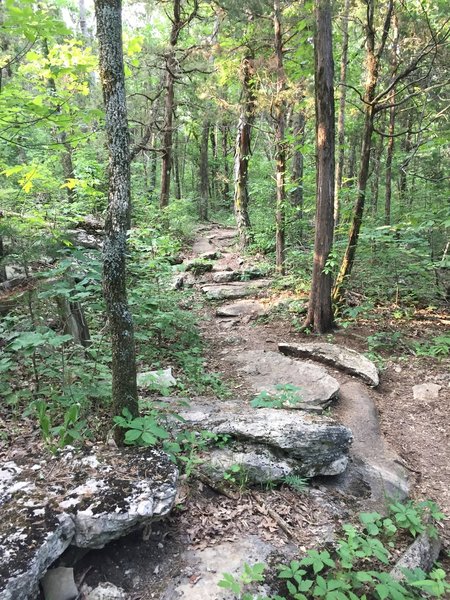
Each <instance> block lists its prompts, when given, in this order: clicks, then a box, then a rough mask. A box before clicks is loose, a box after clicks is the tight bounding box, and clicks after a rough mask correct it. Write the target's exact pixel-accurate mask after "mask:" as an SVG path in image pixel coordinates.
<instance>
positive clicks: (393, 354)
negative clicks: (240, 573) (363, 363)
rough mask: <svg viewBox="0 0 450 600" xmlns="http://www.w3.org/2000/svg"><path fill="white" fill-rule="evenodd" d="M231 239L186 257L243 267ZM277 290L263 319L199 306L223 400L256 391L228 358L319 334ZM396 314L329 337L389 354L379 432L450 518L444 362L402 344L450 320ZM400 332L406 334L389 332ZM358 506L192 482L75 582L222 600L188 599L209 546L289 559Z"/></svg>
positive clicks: (86, 562)
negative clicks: (252, 547) (159, 516)
mask: <svg viewBox="0 0 450 600" xmlns="http://www.w3.org/2000/svg"><path fill="white" fill-rule="evenodd" d="M234 233H235V231H234V230H233V229H231V228H221V227H219V226H211V227H206V228H202V229H201V230H199V233H198V237H197V239H196V242H195V244H194V246H193V252H192V253H191V254H190V255H189V256H188V258H189V259H191V258H195V257H198V256H199V255H200V254H202V253H205V252H211V251H213V250H219V251H221V252H222V256H221V258H219V259H218V260H216V261H215V266H214V272H217V271H225V270H230V269H232V270H237V269H239V268H240V269H242V268H243V259H242V258H241V256H240V255H239V252H238V251H237V250H236V248H235V247H233V246H232V243H233V235H234ZM257 265H258V257H256V258H253V259H251V260H249V259H245V266H246V267H248V266H257ZM212 276H213V273H206V274H203V275H201V276H200V277H199V278H198V279H197V286H196V287H197V291H196V294H197V295H198V297H199V298H202V292H201V291H200V289H201V285H202V284H206V283H210V282H211V281H212ZM277 287H278V288H279V289H278V290H276V289H274V288H272V289H270V290H260V291H258V293H257V294H256V296H255V297H257V298H258V300H259V301H260V302H261V303H262V304H263V305H264V306H265V307H266V309H267V314H266V315H265V316H263V317H258V318H254V315H247V316H243V317H240V318H217V317H216V315H215V312H216V307H217V304H215V303H213V302H209V303H207V302H206V301H204V300H202V303H203V308H202V317H201V319H200V328H201V332H202V336H203V338H204V340H205V348H206V356H205V366H206V369H207V370H208V371H213V372H219V373H220V374H221V378H222V381H223V382H224V384H225V386H226V388H227V390H228V392H229V394H230V395H232V396H233V397H237V396H239V397H240V398H241V399H242V400H243V401H248V400H250V399H252V398H253V397H254V392H253V390H252V389H251V388H250V386H249V385H248V382H247V381H246V380H245V378H244V377H243V376H242V375H240V374H239V373H237V372H236V366H235V364H234V363H233V362H232V361H231V360H230V357H231V356H232V355H233V354H235V353H236V352H242V351H244V350H256V349H261V350H271V351H277V349H278V348H277V345H278V343H280V342H294V343H295V342H299V341H311V340H312V339H314V337H315V336H311V335H307V334H306V333H304V332H301V331H300V329H299V327H298V324H299V323H301V321H302V313H301V310H302V305H304V304H305V303H306V301H307V298H306V297H305V296H302V295H295V294H293V293H292V292H291V291H287V290H283V289H282V286H280V285H278V286H277ZM292 301H295V306H296V307H297V313H296V312H290V311H289V303H290V302H291V305H292V306H294V304H292ZM299 307H300V308H299ZM397 308H398V307H391V308H390V309H386V308H379V309H374V310H373V313H372V314H371V315H369V317H370V318H366V319H365V320H364V319H359V320H358V321H357V322H355V323H351V324H349V326H348V327H347V328H345V329H340V330H336V331H335V332H334V333H333V334H331V335H329V336H326V341H331V342H333V343H336V344H341V345H345V346H347V347H349V348H352V349H354V350H357V351H359V352H367V351H368V340H371V339H373V338H374V336H378V338H377V339H378V340H380V337H379V334H380V332H385V334H386V340H385V343H384V345H383V343H381V342H382V340H381V342H380V343H379V346H378V347H377V353H378V355H377V360H378V361H379V362H380V364H381V378H380V379H381V383H380V385H379V386H378V388H376V389H372V388H367V390H368V393H369V394H370V396H371V398H372V399H373V400H374V402H375V404H376V407H377V409H378V412H379V418H380V425H381V431H382V434H383V436H384V438H385V439H386V440H387V442H388V443H389V444H390V445H391V447H392V448H393V450H395V451H396V453H397V454H398V456H399V457H400V460H401V463H402V466H403V467H404V468H406V469H407V470H408V472H409V473H410V475H411V480H412V483H413V486H412V492H411V495H412V497H413V498H414V499H417V500H422V499H432V500H434V501H435V502H436V503H437V504H438V505H439V506H440V508H441V509H442V510H443V512H444V513H445V514H446V515H450V444H449V435H450V428H449V418H448V414H449V410H450V368H449V367H450V361H449V360H448V359H445V360H444V359H443V360H437V359H434V358H425V357H417V356H414V355H413V354H411V352H410V350H409V348H408V346H407V345H406V344H405V340H410V339H413V340H417V341H420V340H425V339H430V338H432V337H435V336H438V335H441V334H442V332H443V328H445V327H448V325H449V324H450V318H449V316H448V315H447V314H443V313H442V312H440V313H439V312H437V311H422V312H420V311H417V312H416V313H415V314H414V315H413V316H409V317H408V319H398V318H396V317H395V316H394V315H396V314H397V312H398V311H397ZM394 309H395V310H394ZM396 333H400V334H401V335H400V336H397V335H393V334H396ZM394 340H395V344H394ZM402 340H403V341H402ZM328 371H329V372H330V374H331V375H333V377H335V378H336V379H337V380H338V381H339V383H341V384H343V383H346V382H349V381H352V377H351V376H349V375H345V374H343V373H341V372H339V371H337V370H335V369H331V368H329V369H328ZM424 382H430V383H437V384H439V385H440V386H441V389H440V392H439V397H438V399H431V398H430V399H429V400H425V401H420V402H419V401H417V400H414V398H413V391H412V388H413V386H414V385H417V384H421V383H424ZM339 414H340V406H339V402H337V404H336V405H335V407H334V408H333V411H332V416H334V417H336V418H337V419H339ZM25 439H26V438H25ZM362 508H364V499H363V498H362V499H360V500H355V498H352V497H347V496H345V495H343V494H342V492H340V491H339V490H338V489H333V487H330V486H327V485H326V484H325V483H324V482H323V481H316V482H312V487H311V488H310V490H309V491H308V492H307V493H299V492H295V491H293V490H291V489H288V488H287V487H285V486H283V487H281V488H279V489H269V490H259V491H257V492H256V495H254V494H253V492H252V491H249V490H246V489H240V490H237V491H234V492H233V493H232V494H230V495H229V497H228V496H227V495H224V494H223V493H222V492H221V490H218V489H214V488H211V487H209V486H208V485H207V484H205V483H202V482H201V481H198V480H195V479H194V480H191V481H190V482H189V483H186V482H184V483H183V485H182V486H181V487H180V491H179V498H178V502H177V507H176V509H175V510H174V511H173V512H172V514H171V516H170V518H168V519H166V520H165V521H164V522H161V523H155V524H154V525H153V528H152V530H151V531H147V532H144V535H143V533H142V532H136V533H133V534H132V535H130V536H127V537H126V538H123V539H121V540H118V541H116V542H114V543H111V544H109V546H108V547H107V548H105V549H103V550H98V551H94V552H90V553H89V554H87V555H86V556H84V557H83V558H82V559H81V560H80V561H79V562H78V563H77V565H76V577H77V581H78V583H80V582H81V581H84V582H85V583H87V584H89V585H91V586H94V585H95V584H96V583H98V582H102V581H111V582H112V583H115V584H116V585H118V586H120V587H123V588H124V589H125V590H126V591H128V592H130V594H131V595H130V598H131V599H132V600H150V599H155V600H169V599H170V600H171V599H172V598H176V597H179V596H178V595H175V592H174V593H173V595H172V596H167V590H168V586H169V587H170V586H172V587H171V588H170V589H172V590H173V589H175V588H174V587H173V586H175V585H176V584H177V582H178V583H180V582H184V585H185V586H187V587H188V588H189V589H192V590H193V592H192V595H189V594H188V593H184V595H183V596H182V597H183V598H192V599H195V598H198V599H200V598H205V600H213V599H214V598H223V597H225V596H222V595H219V593H217V595H215V592H214V595H208V594H206V592H203V593H202V594H198V593H197V595H196V594H195V589H196V585H197V583H198V582H199V580H201V578H202V576H203V577H205V574H203V575H202V573H201V572H200V571H199V568H198V567H197V566H196V565H197V563H196V562H195V560H194V561H193V560H192V556H197V554H195V552H197V553H198V552H200V553H201V552H202V551H203V550H205V549H206V548H208V547H211V546H218V547H219V548H225V547H226V546H224V545H226V544H230V543H231V544H232V543H237V544H238V545H239V544H240V543H242V540H246V539H248V536H251V535H254V534H255V533H257V535H258V537H259V539H260V540H262V541H263V542H266V543H267V544H270V546H271V548H272V549H273V550H272V553H273V555H274V556H276V555H277V553H278V554H285V555H289V552H290V553H291V554H294V553H296V552H298V551H300V552H301V551H304V550H305V548H308V547H313V546H315V545H317V543H327V541H329V540H330V539H331V538H332V535H333V532H334V531H335V529H336V528H337V527H338V526H339V525H340V524H341V523H342V522H344V521H349V520H352V519H354V518H355V515H356V513H357V511H359V510H361V509H362ZM271 511H272V513H273V511H274V512H275V513H276V514H277V515H278V516H279V517H280V519H281V522H282V523H285V524H286V525H287V531H289V532H290V534H288V533H286V531H285V530H283V528H280V521H277V520H276V519H274V518H273V516H271ZM292 532H294V534H293V535H292ZM439 533H440V534H441V536H442V538H443V541H444V544H445V546H446V547H447V549H448V548H449V547H450V520H449V517H448V516H447V517H446V519H445V520H444V521H443V522H442V523H440V524H439ZM222 551H225V550H222ZM447 567H448V565H447ZM447 570H448V569H447ZM218 576H219V575H218ZM212 585H214V586H215V585H216V582H215V581H213V584H212Z"/></svg>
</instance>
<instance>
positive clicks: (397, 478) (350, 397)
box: [337, 381, 409, 509]
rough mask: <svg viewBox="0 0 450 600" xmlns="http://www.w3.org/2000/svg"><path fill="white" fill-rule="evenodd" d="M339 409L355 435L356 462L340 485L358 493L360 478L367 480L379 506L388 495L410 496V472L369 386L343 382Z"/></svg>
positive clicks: (340, 415)
mask: <svg viewBox="0 0 450 600" xmlns="http://www.w3.org/2000/svg"><path fill="white" fill-rule="evenodd" d="M337 411H338V417H339V420H340V421H341V422H342V423H343V424H344V425H346V426H347V427H349V428H350V429H351V430H352V432H353V437H354V441H353V445H352V448H351V451H350V457H351V459H352V462H351V464H350V467H349V469H348V470H347V472H346V473H344V475H343V476H342V481H341V482H338V487H342V489H343V490H344V491H346V492H349V493H350V494H353V495H356V496H358V495H360V493H359V491H360V490H362V487H361V486H360V485H359V483H358V482H360V483H363V484H365V487H366V493H367V494H368V495H369V496H370V497H371V500H372V501H373V503H374V504H375V505H377V508H379V509H380V508H382V507H384V506H385V504H386V498H394V499H398V500H404V499H405V498H407V497H408V495H409V479H408V475H407V472H406V470H405V469H404V468H403V467H402V466H401V462H402V461H401V459H400V457H399V456H398V455H397V454H396V452H395V451H394V450H393V449H392V448H390V446H389V445H388V444H387V442H386V441H385V439H384V437H383V434H382V432H381V429H380V421H379V418H378V411H377V408H376V406H375V403H374V401H373V400H372V398H371V397H370V396H369V394H368V393H367V389H366V388H365V387H364V386H363V385H362V384H361V383H359V382H358V381H352V382H349V383H345V384H344V385H342V387H341V391H340V399H339V405H338V408H337ZM353 488H355V489H356V490H357V492H356V494H355V493H354V490H353Z"/></svg>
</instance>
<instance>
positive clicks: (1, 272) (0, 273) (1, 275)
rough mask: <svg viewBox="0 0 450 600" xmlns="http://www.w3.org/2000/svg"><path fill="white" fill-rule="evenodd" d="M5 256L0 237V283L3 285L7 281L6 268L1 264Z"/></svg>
mask: <svg viewBox="0 0 450 600" xmlns="http://www.w3.org/2000/svg"><path fill="white" fill-rule="evenodd" d="M0 216H1V212H0ZM5 256H6V252H5V246H4V243H3V238H2V236H0V283H3V282H4V281H6V279H7V277H6V268H5V266H4V265H3V264H2V260H3V258H4V257H5Z"/></svg>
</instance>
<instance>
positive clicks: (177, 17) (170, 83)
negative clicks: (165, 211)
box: [159, 0, 182, 208]
mask: <svg viewBox="0 0 450 600" xmlns="http://www.w3.org/2000/svg"><path fill="white" fill-rule="evenodd" d="M171 20H172V29H171V32H170V43H169V50H168V52H167V56H166V80H165V88H166V98H165V101H164V124H163V137H162V148H161V155H162V164H161V191H160V196H159V205H160V207H161V208H164V207H166V206H168V205H169V195H170V176H171V172H172V144H173V112H174V103H175V77H176V73H177V71H178V62H177V57H176V51H175V49H176V46H177V43H178V38H179V35H180V31H181V28H182V20H181V0H173V15H172V19H171Z"/></svg>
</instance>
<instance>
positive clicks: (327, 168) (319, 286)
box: [305, 0, 335, 333]
mask: <svg viewBox="0 0 450 600" xmlns="http://www.w3.org/2000/svg"><path fill="white" fill-rule="evenodd" d="M315 21H316V31H315V39H314V57H315V70H314V72H315V104H316V152H317V159H316V160H317V167H316V183H317V191H316V194H317V199H316V234H315V240H314V263H313V275H312V283H311V293H310V297H309V305H308V314H307V317H306V322H305V327H312V329H313V330H314V331H316V332H317V333H325V332H327V331H330V330H331V329H332V328H333V326H334V318H333V309H332V303H331V287H332V273H331V270H330V269H327V268H326V263H327V260H328V257H329V254H330V252H331V248H332V245H333V231H334V216H333V213H334V184H335V181H334V178H335V164H334V149H335V139H334V138H335V125H334V82H333V75H334V73H333V67H334V65H333V44H332V29H331V5H330V0H316V2H315Z"/></svg>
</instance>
